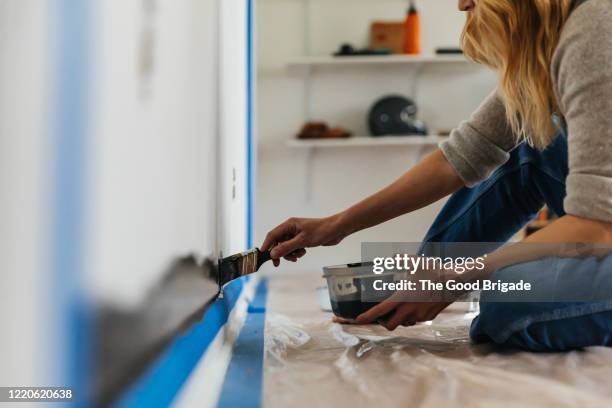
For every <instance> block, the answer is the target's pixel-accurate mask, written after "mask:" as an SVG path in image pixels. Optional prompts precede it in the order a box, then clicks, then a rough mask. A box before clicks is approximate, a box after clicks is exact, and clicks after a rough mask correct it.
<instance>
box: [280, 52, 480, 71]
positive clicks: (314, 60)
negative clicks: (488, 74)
mask: <svg viewBox="0 0 612 408" xmlns="http://www.w3.org/2000/svg"><path fill="white" fill-rule="evenodd" d="M470 63H471V62H470V61H469V60H467V59H466V58H465V57H464V56H463V55H418V56H412V55H368V56H344V57H334V56H311V57H298V58H294V59H291V60H289V61H288V62H287V67H288V68H290V69H291V68H314V67H333V66H360V65H402V64H406V65H424V64H470Z"/></svg>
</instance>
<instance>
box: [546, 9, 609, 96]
mask: <svg viewBox="0 0 612 408" xmlns="http://www.w3.org/2000/svg"><path fill="white" fill-rule="evenodd" d="M611 61H612V0H585V1H583V2H582V3H581V4H579V5H578V6H577V7H576V8H575V9H574V11H573V12H572V15H571V16H570V17H569V19H568V20H567V23H566V24H565V27H564V28H563V31H562V33H561V38H560V40H559V45H558V46H557V49H556V51H555V55H554V56H553V60H552V72H553V76H554V77H555V79H556V80H557V82H563V79H564V77H565V79H567V80H571V81H573V80H575V79H576V78H577V77H580V76H581V75H583V74H586V75H589V73H592V74H596V72H594V71H598V70H606V71H607V70H608V69H609V68H610V65H609V64H610V62H611ZM561 87H563V86H561Z"/></svg>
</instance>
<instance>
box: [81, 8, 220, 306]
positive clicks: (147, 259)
mask: <svg viewBox="0 0 612 408" xmlns="http://www.w3.org/2000/svg"><path fill="white" fill-rule="evenodd" d="M149 3H151V4H153V5H154V9H153V11H147V8H146V7H145V6H146V5H147V2H145V1H141V0H130V1H100V2H96V6H97V9H96V12H95V16H96V21H95V24H96V29H95V33H96V37H95V47H94V49H95V63H94V66H95V69H94V74H93V78H94V82H95V84H96V89H95V95H94V104H93V107H92V111H93V124H92V127H93V137H92V139H93V143H92V146H91V155H90V157H91V159H92V164H91V167H92V169H91V175H92V177H91V181H90V184H89V186H90V192H89V193H90V197H91V203H92V208H91V213H90V214H89V219H90V220H92V225H91V232H92V237H93V239H92V242H91V246H90V252H91V253H90V256H89V258H88V259H89V260H90V262H91V266H92V268H93V285H92V287H93V290H94V295H95V296H96V297H98V298H101V299H104V300H107V301H112V302H118V303H127V304H133V303H136V302H138V301H139V300H140V299H141V298H142V296H143V295H144V293H145V291H146V290H147V289H148V288H149V287H150V286H151V285H153V284H154V283H155V282H156V281H157V280H158V279H159V277H160V275H161V273H162V272H163V270H164V268H165V267H166V266H167V264H168V263H169V262H170V260H171V259H173V258H174V257H176V256H179V255H183V254H188V253H190V252H195V253H197V254H200V255H203V256H209V255H212V254H213V253H214V252H216V237H215V231H216V214H215V202H216V194H215V187H216V174H215V167H216V151H217V146H216V143H215V140H216V136H217V124H216V115H217V111H216V109H217V108H216V107H217V101H216V97H217V95H216V92H215V91H214V89H215V88H216V82H217V79H216V47H217V46H216V41H217V38H216V34H215V30H216V17H217V10H216V5H215V1H212V0H211V1H199V0H189V1H169V0H157V1H151V2H149ZM147 16H148V17H147ZM147 33H149V34H147ZM147 35H152V37H151V38H152V39H153V42H152V47H151V48H150V50H151V51H152V53H151V56H152V61H153V65H152V71H151V73H150V74H149V75H146V74H143V73H142V72H141V66H142V65H141V64H142V60H141V58H143V56H144V55H146V50H144V49H143V47H146V40H144V39H143V38H144V37H143V36H147ZM143 52H144V53H145V54H143ZM145 72H146V71H145Z"/></svg>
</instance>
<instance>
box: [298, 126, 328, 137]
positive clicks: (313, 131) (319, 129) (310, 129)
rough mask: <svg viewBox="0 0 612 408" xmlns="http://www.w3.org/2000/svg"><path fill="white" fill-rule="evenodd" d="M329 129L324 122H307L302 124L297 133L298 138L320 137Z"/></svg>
mask: <svg viewBox="0 0 612 408" xmlns="http://www.w3.org/2000/svg"><path fill="white" fill-rule="evenodd" d="M328 130H329V126H327V123H325V122H307V123H306V124H304V126H302V130H300V133H298V135H297V138H298V139H321V138H323V137H325V136H324V135H325V133H326V132H327V131H328Z"/></svg>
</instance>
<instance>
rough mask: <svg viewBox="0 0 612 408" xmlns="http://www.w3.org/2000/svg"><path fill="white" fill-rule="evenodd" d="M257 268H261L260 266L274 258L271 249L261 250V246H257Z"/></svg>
mask: <svg viewBox="0 0 612 408" xmlns="http://www.w3.org/2000/svg"><path fill="white" fill-rule="evenodd" d="M257 252H258V254H257V270H259V268H260V267H261V265H263V264H264V263H266V262H268V261H269V260H270V259H272V256H271V255H270V251H263V252H262V251H260V250H259V248H257Z"/></svg>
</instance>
